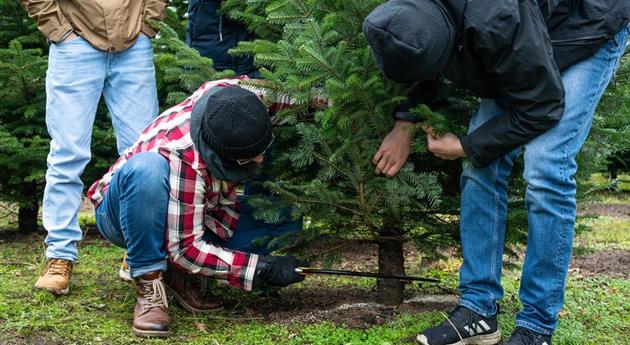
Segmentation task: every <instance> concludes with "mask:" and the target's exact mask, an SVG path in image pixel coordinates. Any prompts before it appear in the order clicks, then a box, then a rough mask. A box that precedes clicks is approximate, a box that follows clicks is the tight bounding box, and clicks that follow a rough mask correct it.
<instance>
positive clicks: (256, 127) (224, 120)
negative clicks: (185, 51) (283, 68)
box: [193, 86, 272, 160]
mask: <svg viewBox="0 0 630 345" xmlns="http://www.w3.org/2000/svg"><path fill="white" fill-rule="evenodd" d="M200 104H201V106H203V102H202V103H200ZM205 105H206V106H205V109H204V110H203V119H202V121H201V129H200V130H201V137H202V139H203V141H204V142H205V143H206V144H207V145H208V147H210V149H212V150H213V151H214V152H216V153H217V154H218V155H219V156H221V157H223V158H226V159H229V160H236V159H248V158H254V157H256V156H258V155H260V154H261V153H263V152H264V151H265V149H266V148H267V147H268V146H269V144H270V143H271V140H272V139H271V138H272V135H271V119H270V117H269V114H268V112H267V108H266V107H265V105H264V104H263V103H262V102H261V101H260V99H258V97H257V96H256V95H255V94H254V93H253V92H251V91H247V90H245V89H243V88H241V87H239V86H225V87H221V89H220V90H218V91H217V92H215V93H213V94H212V95H210V96H209V98H208V101H207V102H205ZM193 111H196V109H193Z"/></svg>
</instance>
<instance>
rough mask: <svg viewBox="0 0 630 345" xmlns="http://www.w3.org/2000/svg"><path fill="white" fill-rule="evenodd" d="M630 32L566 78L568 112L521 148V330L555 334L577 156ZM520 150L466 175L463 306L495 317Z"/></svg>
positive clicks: (488, 104) (492, 109)
mask: <svg viewBox="0 0 630 345" xmlns="http://www.w3.org/2000/svg"><path fill="white" fill-rule="evenodd" d="M629 31H630V28H628V29H623V30H622V31H620V32H619V33H618V34H617V35H616V37H615V39H614V40H611V41H609V42H608V43H606V44H605V45H604V46H603V47H602V48H601V49H600V50H599V51H598V52H597V53H596V54H595V55H594V56H593V57H591V58H590V59H588V60H585V61H582V62H580V63H577V64H576V65H574V66H572V67H570V68H568V69H567V70H565V71H564V72H563V73H562V82H563V85H564V89H565V109H564V114H563V116H562V119H561V120H560V121H559V123H558V124H557V125H556V126H554V127H553V128H552V129H551V130H549V131H548V132H546V133H544V134H542V135H540V136H539V137H537V138H535V139H533V140H532V141H530V142H529V143H527V144H526V145H524V160H525V171H524V174H523V177H524V179H525V181H526V182H527V189H526V192H525V193H526V195H525V203H526V208H527V213H528V226H529V229H528V237H527V250H526V253H525V262H524V265H523V271H522V277H521V287H520V293H519V297H520V299H521V302H522V303H523V310H522V311H521V312H519V313H518V315H517V316H516V325H517V326H520V327H524V328H528V329H530V330H533V331H535V332H538V333H542V334H551V333H552V332H553V330H554V329H555V328H556V326H557V323H558V313H559V312H560V309H561V308H562V304H563V302H564V289H565V281H566V276H567V271H568V266H569V260H570V259H571V248H572V243H573V228H574V224H575V215H576V201H575V192H576V182H575V179H574V176H575V172H576V170H577V164H576V162H575V157H576V155H577V154H578V152H579V150H580V147H581V146H582V144H583V143H584V140H585V139H586V137H587V135H588V132H589V130H590V128H591V124H592V119H593V113H594V112H595V107H596V106H597V103H598V102H599V99H600V98H601V96H602V94H603V92H604V90H605V89H606V86H607V85H608V82H609V81H610V79H611V78H612V76H613V74H614V72H615V68H616V66H617V65H618V63H619V60H620V57H621V55H622V54H623V51H624V47H625V46H626V42H627V40H628V32H629ZM505 113H506V110H505V108H504V107H503V106H502V103H501V101H499V100H489V99H484V100H482V102H481V105H480V107H479V109H478V110H477V112H476V114H475V115H474V116H473V118H472V120H471V122H470V127H469V131H472V130H474V129H475V128H477V127H479V126H481V125H482V124H483V123H485V122H486V121H488V120H489V119H491V118H493V117H495V116H503V115H504V114H505ZM520 151H521V150H520V149H517V150H515V151H514V152H512V153H510V154H507V155H505V156H504V157H502V158H500V159H498V160H496V161H495V162H493V163H492V164H491V165H490V166H488V167H486V168H483V169H476V168H474V167H471V166H469V165H465V166H464V172H463V174H462V177H461V187H462V197H461V226H460V231H461V241H462V248H463V257H464V261H463V264H462V267H461V271H460V292H461V296H462V297H461V300H460V304H461V305H463V306H465V307H467V308H470V309H472V310H473V311H475V312H476V313H478V314H481V315H483V316H485V317H490V316H492V315H494V314H495V313H496V312H497V306H496V301H497V300H499V299H501V298H502V297H503V288H502V287H501V268H502V257H503V247H504V241H505V227H506V215H507V201H508V194H507V191H508V184H507V179H508V177H509V175H510V173H511V169H512V165H513V163H514V160H515V159H516V158H517V157H518V155H519V153H520Z"/></svg>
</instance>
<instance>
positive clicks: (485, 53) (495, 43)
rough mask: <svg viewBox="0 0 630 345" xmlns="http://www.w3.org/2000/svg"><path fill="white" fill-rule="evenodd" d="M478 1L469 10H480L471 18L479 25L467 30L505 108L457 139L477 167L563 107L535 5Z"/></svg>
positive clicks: (542, 126) (548, 123)
mask: <svg viewBox="0 0 630 345" xmlns="http://www.w3.org/2000/svg"><path fill="white" fill-rule="evenodd" d="M480 2H484V3H487V4H481V3H480ZM480 2H477V3H476V6H478V8H476V9H473V10H474V11H483V14H481V13H479V15H478V16H477V17H476V18H481V19H480V20H479V23H477V25H478V27H483V29H482V30H475V31H474V34H473V35H474V42H475V49H476V54H477V56H478V57H479V58H480V59H481V60H482V63H483V66H484V68H485V69H486V73H487V74H489V75H491V76H494V81H495V83H496V86H497V88H498V91H499V93H500V95H501V96H502V98H504V99H505V101H506V104H507V105H508V107H507V108H506V111H507V113H506V114H505V115H500V116H497V117H495V118H493V119H491V120H489V121H488V122H486V123H484V124H483V125H481V126H480V127H479V128H477V129H475V130H474V131H472V132H471V133H469V134H468V135H467V136H465V137H463V138H462V140H461V142H462V146H463V148H464V151H465V152H466V155H467V156H468V158H469V159H470V161H471V162H472V164H473V165H474V166H475V167H478V168H482V167H485V166H487V165H489V164H490V163H492V162H493V161H494V160H496V159H497V158H499V157H501V156H503V155H505V154H507V153H509V152H511V151H512V150H514V149H516V148H517V147H520V146H521V145H523V144H525V143H527V142H529V141H530V140H532V139H534V138H535V137H536V136H538V135H540V134H542V133H544V132H545V131H547V130H549V129H550V128H551V127H553V126H554V125H555V124H556V123H557V122H558V120H559V119H560V118H561V116H562V113H563V111H564V89H563V86H562V80H561V78H560V72H559V71H558V67H557V66H556V63H555V61H554V60H553V52H552V47H551V42H550V39H549V35H548V32H547V28H546V26H545V24H544V21H543V18H542V14H541V12H540V9H539V8H538V6H537V5H536V4H534V1H533V0H524V1H518V4H516V1H505V2H502V4H503V5H502V6H499V5H497V3H495V2H494V1H491V0H481V1H480ZM472 4H475V3H474V2H473V3H471V4H470V5H469V6H472ZM497 12H499V13H497ZM484 19H486V20H484Z"/></svg>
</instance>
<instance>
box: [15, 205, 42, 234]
mask: <svg viewBox="0 0 630 345" xmlns="http://www.w3.org/2000/svg"><path fill="white" fill-rule="evenodd" d="M38 212H39V205H38V204H37V203H34V204H31V205H25V206H20V209H19V211H18V231H19V232H20V233H21V234H25V235H26V234H30V233H33V232H35V231H36V230H37V214H38Z"/></svg>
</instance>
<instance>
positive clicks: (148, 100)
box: [42, 35, 158, 261]
mask: <svg viewBox="0 0 630 345" xmlns="http://www.w3.org/2000/svg"><path fill="white" fill-rule="evenodd" d="M101 94H102V95H103V96H104V98H105V103H106V104H107V107H108V108H109V111H110V113H111V115H112V125H113V127H114V132H115V133H116V139H117V148H118V152H119V153H122V152H123V151H124V149H125V148H127V147H128V146H130V145H131V144H132V143H133V142H134V141H135V140H136V138H137V137H138V136H139V134H140V132H142V130H143V129H144V128H145V127H146V126H147V125H148V124H149V123H150V122H151V121H152V120H153V118H154V117H155V116H156V115H157V113H158V101H157V90H156V86H155V70H154V67H153V49H152V47H151V41H150V39H149V38H148V37H146V36H143V35H140V36H139V37H138V39H137V41H136V43H135V44H134V45H133V46H132V47H130V48H129V49H127V50H125V51H121V52H104V51H100V50H97V49H95V48H94V47H92V46H91V45H90V44H89V43H88V42H87V41H86V40H84V39H83V38H77V39H75V40H72V41H69V42H62V43H60V44H51V46H50V52H49V56H48V71H47V72H46V126H47V128H48V133H49V134H50V137H51V139H52V140H51V141H50V152H49V154H48V159H47V163H48V170H47V171H46V187H45V189H44V200H43V203H42V204H43V205H42V213H43V223H44V228H46V230H47V231H48V236H47V237H46V246H47V250H46V257H47V258H58V259H66V260H71V261H76V259H77V254H78V253H77V244H78V242H79V241H80V240H81V235H82V233H81V229H80V228H79V222H78V211H79V206H80V205H81V194H82V193H83V182H82V181H81V179H80V176H81V174H82V173H83V170H84V168H85V166H86V165H87V164H88V162H89V161H90V158H91V152H90V143H91V139H92V126H93V124H94V116H95V113H96V107H97V105H98V102H99V99H100V98H101Z"/></svg>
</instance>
